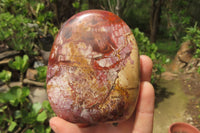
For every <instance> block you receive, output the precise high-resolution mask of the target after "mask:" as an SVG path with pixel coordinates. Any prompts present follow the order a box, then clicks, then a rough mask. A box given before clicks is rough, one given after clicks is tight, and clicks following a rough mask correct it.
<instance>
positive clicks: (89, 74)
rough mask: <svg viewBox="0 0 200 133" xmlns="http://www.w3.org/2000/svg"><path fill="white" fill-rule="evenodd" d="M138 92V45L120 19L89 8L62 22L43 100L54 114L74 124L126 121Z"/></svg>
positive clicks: (50, 63) (50, 59)
mask: <svg viewBox="0 0 200 133" xmlns="http://www.w3.org/2000/svg"><path fill="white" fill-rule="evenodd" d="M138 92H139V58H138V48H137V44H136V42H135V38H134V36H133V34H132V32H131V30H130V29H129V27H128V26H127V24H126V23H125V22H124V21H123V20H122V19H120V18H119V17H118V16H116V15H115V14H113V13H111V12H107V11H101V10H88V11H84V12H81V13H78V14H76V15H74V16H73V17H71V18H70V19H69V20H68V21H66V22H65V23H64V24H63V26H62V28H61V29H60V31H59V33H58V35H57V37H56V39H55V41H54V44H53V47H52V50H51V54H50V57H49V62H48V72H47V93H48V98H49V101H50V104H51V106H52V108H53V110H54V112H55V113H56V114H57V115H58V116H59V117H61V118H63V119H65V120H67V121H70V122H73V123H99V122H117V121H122V120H126V119H128V118H129V117H130V116H131V114H132V113H133V111H134V109H135V105H136V102H137V97H138Z"/></svg>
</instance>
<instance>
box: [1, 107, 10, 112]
mask: <svg viewBox="0 0 200 133" xmlns="http://www.w3.org/2000/svg"><path fill="white" fill-rule="evenodd" d="M7 107H8V106H7V105H5V106H3V107H1V108H0V112H4V110H5V109H7Z"/></svg>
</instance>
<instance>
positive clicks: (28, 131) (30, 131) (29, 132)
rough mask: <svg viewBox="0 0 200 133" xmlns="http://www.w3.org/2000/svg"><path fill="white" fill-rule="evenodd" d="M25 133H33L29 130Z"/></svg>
mask: <svg viewBox="0 0 200 133" xmlns="http://www.w3.org/2000/svg"><path fill="white" fill-rule="evenodd" d="M25 133H33V132H32V130H31V129H28V130H26V132H25Z"/></svg>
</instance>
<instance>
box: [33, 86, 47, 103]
mask: <svg viewBox="0 0 200 133" xmlns="http://www.w3.org/2000/svg"><path fill="white" fill-rule="evenodd" d="M29 97H30V99H31V101H32V102H33V103H37V102H39V103H43V101H44V100H48V97H47V92H46V89H45V88H43V87H33V86H31V87H30V95H29Z"/></svg>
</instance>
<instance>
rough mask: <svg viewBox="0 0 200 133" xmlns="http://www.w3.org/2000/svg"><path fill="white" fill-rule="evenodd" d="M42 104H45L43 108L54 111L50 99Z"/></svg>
mask: <svg viewBox="0 0 200 133" xmlns="http://www.w3.org/2000/svg"><path fill="white" fill-rule="evenodd" d="M42 106H43V108H44V109H46V110H47V111H49V112H50V111H52V108H51V105H50V103H49V101H46V100H45V101H43V103H42Z"/></svg>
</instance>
